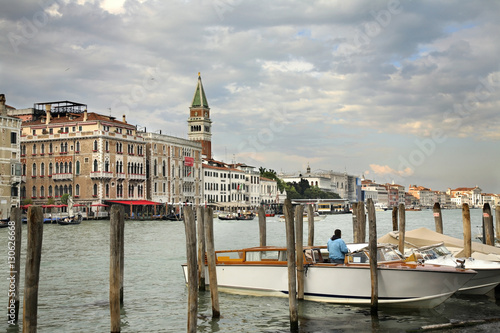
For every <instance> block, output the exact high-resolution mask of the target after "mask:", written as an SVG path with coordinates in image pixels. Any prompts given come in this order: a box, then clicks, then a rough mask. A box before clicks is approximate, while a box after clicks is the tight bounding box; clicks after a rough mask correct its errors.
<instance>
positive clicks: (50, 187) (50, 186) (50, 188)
mask: <svg viewBox="0 0 500 333" xmlns="http://www.w3.org/2000/svg"><path fill="white" fill-rule="evenodd" d="M48 196H49V197H51V196H52V185H49V193H48Z"/></svg>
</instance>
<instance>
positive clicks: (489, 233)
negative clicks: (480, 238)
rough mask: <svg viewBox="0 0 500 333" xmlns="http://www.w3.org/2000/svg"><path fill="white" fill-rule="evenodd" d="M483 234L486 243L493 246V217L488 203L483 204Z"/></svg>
mask: <svg viewBox="0 0 500 333" xmlns="http://www.w3.org/2000/svg"><path fill="white" fill-rule="evenodd" d="M483 221H484V222H483V223H484V236H485V240H486V244H487V245H492V246H495V233H494V232H493V217H492V216H491V208H490V204H489V203H485V204H484V205H483Z"/></svg>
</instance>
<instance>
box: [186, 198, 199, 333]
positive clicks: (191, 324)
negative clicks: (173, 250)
mask: <svg viewBox="0 0 500 333" xmlns="http://www.w3.org/2000/svg"><path fill="white" fill-rule="evenodd" d="M184 229H185V231H186V259H187V277H188V278H187V280H188V323H187V331H188V332H189V333H193V332H196V327H197V325H196V324H197V319H198V270H197V260H196V222H195V220H194V214H193V209H192V208H191V207H189V206H186V207H185V208H184Z"/></svg>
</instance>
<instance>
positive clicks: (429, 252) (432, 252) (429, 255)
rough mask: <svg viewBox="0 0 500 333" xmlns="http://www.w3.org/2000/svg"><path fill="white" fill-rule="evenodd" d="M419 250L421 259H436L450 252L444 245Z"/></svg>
mask: <svg viewBox="0 0 500 333" xmlns="http://www.w3.org/2000/svg"><path fill="white" fill-rule="evenodd" d="M419 252H420V253H421V254H422V256H423V259H426V260H429V259H437V258H439V257H443V256H447V255H449V254H451V252H450V251H449V250H448V249H447V248H446V246H444V245H441V246H436V247H432V248H429V249H425V250H421V251H419Z"/></svg>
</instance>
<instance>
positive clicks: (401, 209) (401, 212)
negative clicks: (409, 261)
mask: <svg viewBox="0 0 500 333" xmlns="http://www.w3.org/2000/svg"><path fill="white" fill-rule="evenodd" d="M398 213H399V245H398V249H399V252H401V253H403V254H404V253H405V232H406V229H405V228H406V215H405V213H406V212H405V205H404V204H402V203H401V204H399V208H398Z"/></svg>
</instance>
